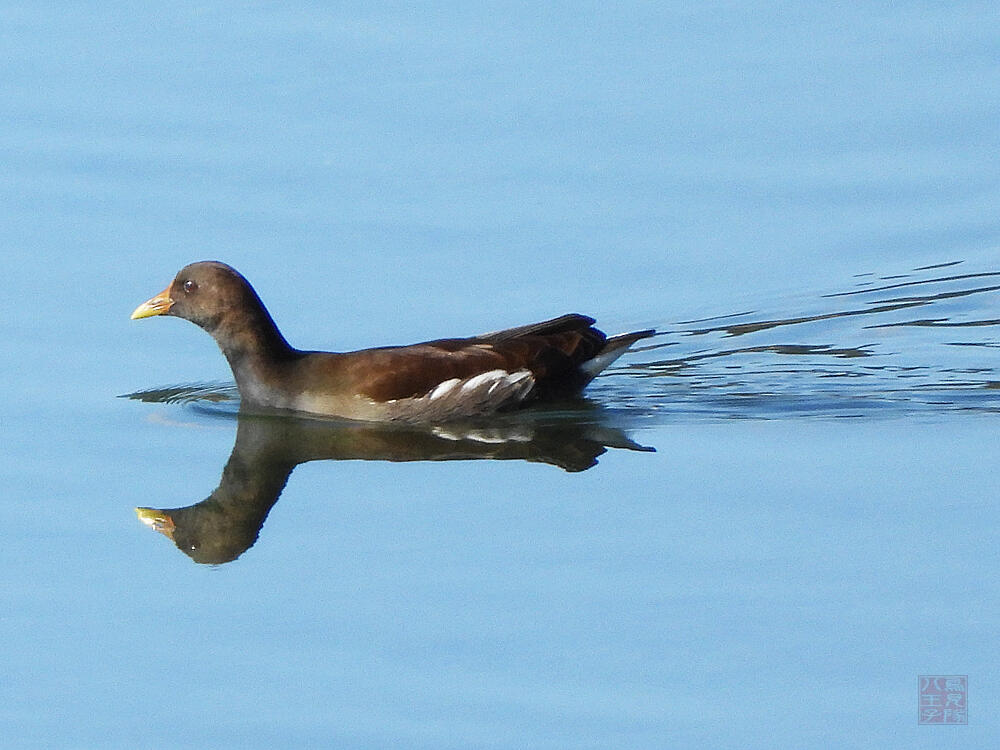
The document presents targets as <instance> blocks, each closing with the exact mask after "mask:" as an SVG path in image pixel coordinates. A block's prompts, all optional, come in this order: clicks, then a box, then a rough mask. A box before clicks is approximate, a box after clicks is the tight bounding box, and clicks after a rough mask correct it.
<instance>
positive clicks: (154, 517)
mask: <svg viewBox="0 0 1000 750" xmlns="http://www.w3.org/2000/svg"><path fill="white" fill-rule="evenodd" d="M135 514H136V515H137V516H139V520H140V521H142V522H143V523H144V524H146V525H147V526H148V527H149V528H151V529H155V530H156V531H159V532H160V533H161V534H163V535H164V536H165V537H169V538H170V539H173V538H174V529H175V528H176V527H175V526H174V519H172V518H171V517H170V514H169V513H167V512H166V511H164V510H156V509H155V508H136V509H135Z"/></svg>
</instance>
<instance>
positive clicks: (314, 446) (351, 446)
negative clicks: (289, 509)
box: [136, 414, 653, 564]
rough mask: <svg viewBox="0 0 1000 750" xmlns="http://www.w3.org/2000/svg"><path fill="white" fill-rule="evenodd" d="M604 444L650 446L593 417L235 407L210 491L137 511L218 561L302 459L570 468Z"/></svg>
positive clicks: (236, 545) (198, 555) (247, 543)
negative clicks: (462, 421)
mask: <svg viewBox="0 0 1000 750" xmlns="http://www.w3.org/2000/svg"><path fill="white" fill-rule="evenodd" d="M588 417H590V415H588ZM608 448H622V449H627V450H635V451H652V450H653V448H647V447H644V446H641V445H639V444H638V443H635V442H633V441H632V440H631V439H629V438H628V437H627V436H626V435H625V433H624V432H623V431H622V430H620V429H618V428H616V427H613V426H610V425H608V424H603V423H601V421H600V419H598V420H597V421H596V422H595V421H594V420H593V418H592V417H591V418H590V419H589V421H586V422H582V421H571V420H569V419H565V418H560V419H553V420H551V421H545V420H534V421H526V420H519V421H516V422H515V421H512V422H510V423H503V422H499V423H492V424H490V425H489V426H486V425H474V424H469V425H458V424H455V425H452V424H449V425H446V426H437V427H422V428H421V427H413V426H409V427H398V426H392V425H369V424H360V423H358V424H354V423H352V424H341V423H330V422H323V421H319V420H300V419H291V418H285V417H277V416H261V415H247V414H241V415H240V416H239V418H238V424H237V430H236V444H235V445H234V446H233V452H232V455H230V457H229V461H228V462H226V466H225V468H224V469H223V470H222V479H221V481H220V482H219V486H218V487H217V488H216V489H215V490H214V491H213V492H212V494H211V495H209V496H208V497H207V498H205V499H204V500H202V501H201V502H200V503H196V504H194V505H189V506H187V507H182V508H166V509H158V508H136V513H137V514H138V516H139V518H140V520H142V522H143V523H145V524H147V525H148V526H150V527H152V528H154V529H156V530H157V531H159V532H160V533H162V534H163V535H164V536H167V537H168V538H170V539H171V540H173V542H174V543H175V544H176V545H177V547H178V548H179V549H180V550H182V551H183V552H184V553H185V554H187V555H188V556H190V557H191V559H193V560H194V561H195V562H198V563H209V564H220V563H225V562H230V561H232V560H235V559H236V558H237V557H239V556H240V555H241V554H243V552H245V551H246V550H247V549H249V548H250V547H251V546H252V545H253V544H254V542H256V541H257V536H258V534H259V533H260V529H261V527H262V526H263V524H264V520H265V519H266V518H267V514H268V512H270V510H271V508H272V506H273V505H274V504H275V502H277V500H278V497H279V496H280V495H281V491H282V490H283V489H284V487H285V484H286V483H287V482H288V477H289V476H290V475H291V473H292V471H293V470H294V469H295V467H296V466H298V465H299V464H301V463H305V462H306V461H317V460H331V461H345V460H350V459H354V460H359V459H360V460H370V461H453V460H471V459H495V460H504V459H507V460H510V459H519V460H523V461H533V462H541V463H546V464H550V465H553V466H558V467H559V468H561V469H564V470H566V471H570V472H577V471H584V470H586V469H589V468H590V467H592V466H595V465H596V464H597V457H598V456H600V455H601V454H603V453H605V452H606V451H607V449H608Z"/></svg>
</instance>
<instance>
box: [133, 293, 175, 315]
mask: <svg viewBox="0 0 1000 750" xmlns="http://www.w3.org/2000/svg"><path fill="white" fill-rule="evenodd" d="M173 304H174V301H173V300H172V299H170V287H167V288H166V289H164V290H163V291H162V292H160V293H159V294H157V295H156V296H155V297H153V298H152V299H148V300H146V301H145V302H143V303H142V304H141V305H139V306H138V307H137V308H135V311H134V312H133V313H132V320H138V319H139V318H152V317H153V316H154V315H163V314H164V313H166V312H168V311H169V310H170V308H171V307H172V306H173Z"/></svg>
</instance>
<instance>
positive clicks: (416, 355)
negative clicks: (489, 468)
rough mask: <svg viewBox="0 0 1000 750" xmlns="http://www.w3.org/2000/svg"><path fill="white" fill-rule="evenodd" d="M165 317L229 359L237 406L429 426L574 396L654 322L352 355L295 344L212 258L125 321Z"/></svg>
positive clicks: (487, 336) (243, 283) (508, 332)
mask: <svg viewBox="0 0 1000 750" xmlns="http://www.w3.org/2000/svg"><path fill="white" fill-rule="evenodd" d="M156 315H169V316H174V317H178V318H184V319H185V320H189V321H191V322H192V323H194V324H195V325H197V326H200V327H201V328H203V329H204V330H205V331H207V332H208V333H209V334H210V335H211V336H212V337H213V338H214V339H215V341H216V343H217V344H218V345H219V348H220V349H221V350H222V353H223V355H225V357H226V359H227V360H228V362H229V366H230V368H231V369H232V372H233V377H234V378H235V380H236V386H237V389H238V390H239V393H240V403H241V408H242V407H263V408H264V409H269V410H270V409H276V410H282V411H291V412H299V413H305V414H309V415H318V416H323V417H335V418H342V419H350V420H360V421H368V422H403V423H438V422H447V421H451V420H456V419H463V418H475V417H481V416H486V415H490V414H494V413H496V412H506V411H511V410H515V409H520V408H522V407H526V406H529V405H530V404H534V403H538V402H543V401H552V400H558V399H562V398H568V397H573V396H576V395H579V394H580V392H581V391H582V390H583V388H584V387H585V386H586V385H587V384H588V383H589V382H590V381H591V380H592V379H593V378H594V377H595V376H596V375H597V374H598V373H599V372H601V371H602V370H603V369H604V368H606V367H607V366H608V365H610V364H611V363H612V362H614V361H615V360H616V359H618V358H619V357H620V356H621V355H623V354H624V353H625V352H626V351H627V350H628V349H629V347H631V346H632V344H634V343H635V342H636V341H639V340H640V339H644V338H647V337H649V336H653V335H655V333H656V331H655V330H654V329H645V330H641V331H633V332H631V333H624V334H620V335H617V336H610V337H609V336H606V335H605V334H604V333H603V332H602V331H600V330H598V329H597V328H595V327H594V323H595V322H596V321H595V320H594V318H591V317H589V316H587V315H579V314H575V313H573V314H568V315H562V316H560V317H558V318H553V319H552V320H546V321H542V322H540V323H532V324H530V325H525V326H518V327H516V328H507V329H504V330H500V331H494V332H492V333H484V334H481V335H478V336H472V337H469V338H448V339H437V340H434V341H425V342H422V343H419V344H412V345H408V346H384V347H378V348H373V349H361V350H358V351H350V352H325V351H309V350H301V349H296V348H295V347H293V346H291V345H290V344H289V343H288V342H287V341H286V340H285V337H284V336H283V335H282V334H281V332H280V331H279V330H278V326H277V325H276V324H275V322H274V319H273V318H272V317H271V314H270V313H269V312H268V311H267V308H266V307H264V303H263V302H262V301H261V299H260V297H259V296H258V294H257V292H256V291H255V290H254V288H253V287H252V286H251V285H250V282H248V281H247V280H246V279H245V278H244V277H243V276H242V275H241V274H240V273H239V272H238V271H237V270H236V269H234V268H232V267H231V266H229V265H227V264H225V263H221V262H219V261H199V262H197V263H192V264H190V265H187V266H185V267H184V268H182V269H181V270H180V271H179V272H178V273H177V276H176V277H175V278H174V280H173V281H172V282H171V283H170V285H169V286H168V287H167V288H166V289H164V290H163V291H162V292H161V293H160V294H157V295H156V296H154V297H152V298H150V299H149V300H147V301H146V302H143V303H142V304H141V305H139V306H138V307H137V308H136V309H135V311H134V312H133V313H132V315H131V318H132V320H138V319H140V318H149V317H153V316H156Z"/></svg>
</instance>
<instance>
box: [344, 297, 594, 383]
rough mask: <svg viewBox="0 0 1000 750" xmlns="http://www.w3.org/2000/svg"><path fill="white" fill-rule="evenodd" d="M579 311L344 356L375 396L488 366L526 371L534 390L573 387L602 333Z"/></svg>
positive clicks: (351, 370) (580, 380)
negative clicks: (526, 323) (484, 331)
mask: <svg viewBox="0 0 1000 750" xmlns="http://www.w3.org/2000/svg"><path fill="white" fill-rule="evenodd" d="M593 322H594V320H593V319H592V318H588V317H586V316H583V315H564V316H562V317H561V318H556V319H554V320H551V321H545V322H542V323H535V324H533V325H529V326H521V327H519V328H511V329H507V330H504V331H496V332H494V333H489V334H484V335H482V336H476V337H473V338H467V339H440V340H437V341H427V342H424V343H422V344H414V345H413V346H402V347H385V348H381V349H368V350H364V351H360V352H353V353H350V354H347V355H344V357H345V360H344V361H343V366H344V367H345V370H346V373H347V375H348V377H349V378H350V379H351V380H352V381H354V383H355V384H356V385H355V387H356V388H357V390H358V392H360V393H363V394H364V395H366V396H368V397H370V398H372V399H374V400H375V401H390V400H393V399H404V398H413V397H420V396H423V395H425V394H427V393H429V392H430V391H431V390H433V389H434V388H435V387H436V386H437V385H438V384H440V383H442V382H444V381H446V380H450V379H452V378H458V379H460V380H464V379H466V378H470V377H474V376H476V375H478V374H480V373H484V372H489V371H491V370H504V371H506V372H510V373H514V372H518V371H521V370H529V371H530V372H531V373H532V376H533V378H534V381H535V391H534V393H535V395H538V396H543V397H544V396H550V395H554V394H557V393H572V392H575V391H578V390H579V389H580V388H582V387H583V386H584V385H586V383H587V381H589V380H590V376H588V375H586V374H584V373H582V372H581V371H580V370H579V366H580V365H581V364H583V363H584V362H586V361H587V360H589V359H591V358H592V357H594V356H596V355H597V354H598V353H599V352H600V351H601V350H602V349H603V347H604V343H605V341H606V337H605V335H604V334H603V333H602V332H601V331H599V330H598V329H596V328H594V327H593V325H592V324H593Z"/></svg>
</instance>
